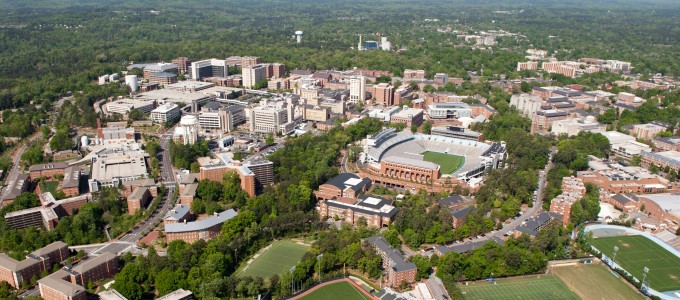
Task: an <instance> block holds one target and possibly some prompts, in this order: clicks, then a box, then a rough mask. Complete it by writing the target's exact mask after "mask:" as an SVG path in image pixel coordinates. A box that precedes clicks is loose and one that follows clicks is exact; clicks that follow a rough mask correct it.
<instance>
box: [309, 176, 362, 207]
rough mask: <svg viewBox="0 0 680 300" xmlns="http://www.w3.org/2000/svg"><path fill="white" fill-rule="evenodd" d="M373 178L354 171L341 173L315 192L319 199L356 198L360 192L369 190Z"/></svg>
mask: <svg viewBox="0 0 680 300" xmlns="http://www.w3.org/2000/svg"><path fill="white" fill-rule="evenodd" d="M370 187H371V179H369V178H363V179H362V178H361V177H359V176H358V175H356V174H354V173H340V174H338V175H336V176H335V177H333V178H331V180H329V181H326V183H324V184H322V185H320V186H319V189H318V190H317V191H316V192H314V195H315V196H316V199H317V200H320V201H322V200H333V199H340V198H350V199H356V198H357V197H358V196H359V194H361V193H364V192H366V191H368V189H369V188H370Z"/></svg>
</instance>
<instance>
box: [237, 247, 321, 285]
mask: <svg viewBox="0 0 680 300" xmlns="http://www.w3.org/2000/svg"><path fill="white" fill-rule="evenodd" d="M308 250H309V246H305V245H300V244H297V243H295V242H291V241H277V242H274V243H273V244H272V245H271V246H270V247H269V248H268V249H267V250H265V251H264V252H262V253H260V254H259V256H258V257H257V258H255V259H254V260H253V261H252V262H251V263H250V264H249V265H248V266H246V268H245V270H243V271H242V272H241V274H239V276H259V277H262V278H264V279H266V278H269V277H270V276H272V275H274V274H281V273H283V272H288V270H290V268H291V267H292V266H294V265H296V264H297V263H298V262H299V261H300V259H301V258H302V256H303V255H304V254H305V253H306V252H307V251H308Z"/></svg>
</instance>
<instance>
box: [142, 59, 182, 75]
mask: <svg viewBox="0 0 680 300" xmlns="http://www.w3.org/2000/svg"><path fill="white" fill-rule="evenodd" d="M178 71H179V68H178V67H177V65H175V64H168V63H157V64H148V65H146V66H145V67H144V79H149V77H150V76H151V74H153V73H161V72H164V73H172V74H177V72H178Z"/></svg>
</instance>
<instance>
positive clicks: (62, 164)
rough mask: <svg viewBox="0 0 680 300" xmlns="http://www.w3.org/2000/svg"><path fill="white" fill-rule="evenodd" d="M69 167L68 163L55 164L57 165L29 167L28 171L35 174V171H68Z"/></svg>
mask: <svg viewBox="0 0 680 300" xmlns="http://www.w3.org/2000/svg"><path fill="white" fill-rule="evenodd" d="M67 167H68V163H65V162H55V163H48V164H39V165H32V166H30V167H28V171H30V172H35V171H45V170H52V169H66V168H67Z"/></svg>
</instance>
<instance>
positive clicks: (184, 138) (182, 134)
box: [175, 115, 198, 145]
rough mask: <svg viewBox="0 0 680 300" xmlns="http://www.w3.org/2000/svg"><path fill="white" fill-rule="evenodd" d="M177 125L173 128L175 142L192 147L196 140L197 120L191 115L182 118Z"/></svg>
mask: <svg viewBox="0 0 680 300" xmlns="http://www.w3.org/2000/svg"><path fill="white" fill-rule="evenodd" d="M179 125H180V126H177V127H175V136H177V138H176V139H177V140H179V141H181V142H182V144H184V145H193V144H195V143H196V140H198V118H196V116H192V115H185V116H182V119H180V121H179Z"/></svg>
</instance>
